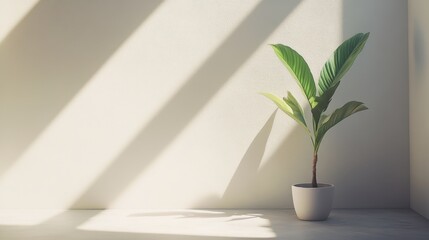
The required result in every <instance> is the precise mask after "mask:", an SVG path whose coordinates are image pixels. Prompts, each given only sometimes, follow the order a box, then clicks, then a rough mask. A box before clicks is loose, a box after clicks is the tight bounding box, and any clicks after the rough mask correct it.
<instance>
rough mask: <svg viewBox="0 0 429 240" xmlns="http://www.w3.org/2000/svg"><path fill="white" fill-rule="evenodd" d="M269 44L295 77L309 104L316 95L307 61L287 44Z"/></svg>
mask: <svg viewBox="0 0 429 240" xmlns="http://www.w3.org/2000/svg"><path fill="white" fill-rule="evenodd" d="M271 46H272V47H273V49H274V52H275V53H276V54H277V57H278V58H279V59H280V60H281V61H282V63H283V64H284V65H285V67H286V68H287V69H288V70H289V72H290V74H291V75H292V76H293V77H294V78H295V79H296V81H297V82H298V85H299V86H300V88H301V89H302V91H303V92H304V95H305V96H306V97H307V99H308V101H309V102H310V105H311V104H312V103H313V101H314V97H315V96H316V85H315V83H314V78H313V75H312V74H311V71H310V68H309V67H308V64H307V62H305V60H304V58H303V57H302V56H301V55H299V54H298V53H297V52H296V51H295V50H293V49H292V48H290V47H288V46H285V45H282V44H274V45H271Z"/></svg>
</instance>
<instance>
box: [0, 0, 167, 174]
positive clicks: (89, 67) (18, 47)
mask: <svg viewBox="0 0 429 240" xmlns="http://www.w3.org/2000/svg"><path fill="white" fill-rule="evenodd" d="M161 2H162V1H139V0H128V1H126V2H122V1H115V0H93V1H50V0H47V1H39V2H38V3H37V4H36V6H35V7H34V8H33V9H32V10H31V11H30V12H29V13H28V14H27V15H26V16H25V17H24V18H23V19H22V21H21V22H20V23H19V24H18V25H17V26H16V27H15V28H14V29H13V30H12V31H11V32H10V33H9V35H8V36H7V37H6V38H5V39H4V40H3V41H2V42H1V44H0V132H1V134H0V148H1V149H0V153H1V161H0V174H2V173H3V172H5V171H6V170H7V169H8V168H9V167H10V166H11V165H12V164H13V163H14V162H15V161H16V160H17V159H18V158H19V157H20V155H21V154H22V153H23V152H24V151H25V149H26V148H28V146H29V145H30V144H31V143H32V142H33V141H34V139H36V138H37V136H38V135H40V133H41V132H42V131H43V130H44V129H45V128H46V127H47V126H48V125H49V124H50V123H51V122H52V120H53V119H54V118H55V117H56V116H57V115H58V114H59V112H60V111H61V110H62V109H63V108H64V107H65V105H66V104H67V103H68V102H69V101H70V100H71V99H72V98H73V97H74V95H76V94H77V92H79V90H80V89H81V88H82V87H83V86H84V85H85V83H86V82H88V81H89V80H90V79H91V77H92V76H93V75H94V74H95V73H96V71H97V70H98V69H100V67H101V66H102V65H103V64H104V63H105V62H106V61H107V59H108V58H109V57H110V56H111V55H112V54H113V53H114V52H115V51H116V50H117V49H118V48H119V46H120V45H121V44H122V43H123V42H124V41H125V40H126V39H127V38H128V37H129V36H130V35H131V34H132V33H133V31H134V30H135V29H136V28H137V27H139V26H140V25H141V23H142V22H143V21H144V20H145V19H146V18H147V17H148V16H149V15H150V14H151V13H152V12H153V11H154V9H155V8H156V7H158V6H159V5H160V4H161Z"/></svg>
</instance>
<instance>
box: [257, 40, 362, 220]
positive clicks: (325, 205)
mask: <svg viewBox="0 0 429 240" xmlns="http://www.w3.org/2000/svg"><path fill="white" fill-rule="evenodd" d="M368 37H369V33H365V34H364V33H358V34H356V35H354V36H353V37H351V38H349V39H347V40H346V41H344V42H343V43H342V44H341V45H340V46H339V47H338V48H337V49H336V50H335V51H334V53H333V54H332V56H331V57H330V58H329V59H328V61H327V62H326V63H325V65H324V66H323V68H322V71H321V72H320V77H319V81H318V84H317V85H318V86H319V87H318V89H317V87H316V83H315V81H314V78H313V75H312V74H311V71H310V68H309V67H308V64H307V63H306V62H305V60H304V58H303V57H302V56H301V55H299V54H298V53H297V52H296V51H295V50H293V49H292V48H291V47H288V46H285V45H282V44H273V45H271V46H272V48H273V49H274V52H275V53H276V55H277V56H278V58H279V59H280V61H281V62H282V63H283V64H284V66H285V67H286V69H287V70H289V72H290V74H291V75H292V76H293V77H294V78H295V79H296V81H297V83H298V85H299V87H300V88H301V90H302V92H303V94H304V95H305V97H306V99H307V100H308V103H309V106H310V109H311V122H312V126H311V127H310V126H309V124H308V122H307V121H306V117H305V115H304V111H303V109H302V107H301V106H300V104H299V103H298V101H297V100H296V99H295V97H294V96H293V95H292V93H290V92H288V93H287V96H286V97H283V98H281V97H278V96H276V95H274V94H272V93H262V95H264V96H266V97H267V98H269V99H270V100H272V101H273V102H274V103H275V104H276V105H277V106H278V108H280V109H281V110H282V111H283V112H285V113H286V114H287V115H288V116H290V117H291V118H292V119H294V120H295V121H296V122H297V123H298V124H299V125H301V126H303V127H304V129H305V132H306V133H307V134H308V136H309V137H310V139H311V142H312V143H313V178H312V181H311V183H302V184H295V185H293V186H292V198H293V203H294V207H295V212H296V214H297V216H298V218H299V219H301V220H325V219H326V218H327V217H328V216H329V213H330V211H331V208H332V201H333V195H334V185H332V184H324V183H318V182H317V178H316V166H317V161H318V155H317V153H318V151H319V147H320V144H321V142H322V140H323V137H324V136H325V134H326V132H328V130H329V129H331V128H332V127H333V126H335V125H336V124H338V123H339V122H341V121H342V120H344V119H345V118H347V117H349V116H350V115H352V114H354V113H357V112H360V111H362V110H366V109H368V108H367V107H365V106H364V104H363V103H361V102H357V101H351V102H348V103H346V104H345V105H344V106H342V107H340V108H338V109H336V110H335V111H333V112H332V113H331V114H330V115H329V114H325V112H326V110H327V108H328V106H329V103H330V102H331V99H332V96H333V95H334V93H335V91H336V90H337V88H338V85H339V84H340V80H341V78H342V77H343V76H344V75H345V74H346V73H347V71H348V70H349V69H350V67H351V66H352V64H353V62H354V61H355V59H356V57H357V56H358V55H359V53H360V52H361V51H362V49H363V47H364V46H365V43H366V41H367V39H368Z"/></svg>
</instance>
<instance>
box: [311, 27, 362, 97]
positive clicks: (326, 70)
mask: <svg viewBox="0 0 429 240" xmlns="http://www.w3.org/2000/svg"><path fill="white" fill-rule="evenodd" d="M368 37H369V33H365V34H363V33H358V34H356V35H354V36H353V37H351V38H349V39H347V40H346V41H344V42H343V43H342V44H341V45H340V46H339V47H338V48H337V49H336V50H335V51H334V53H333V54H332V56H331V57H330V58H329V59H328V61H327V62H326V63H325V65H324V66H323V69H322V71H321V72H320V78H319V87H320V92H319V93H320V95H323V93H324V92H325V91H327V90H328V89H329V88H331V87H334V86H336V85H338V84H339V82H340V80H341V78H342V77H343V76H344V74H346V73H347V71H348V70H349V69H350V67H351V66H352V64H353V62H354V61H355V59H356V57H357V56H358V55H359V53H360V52H361V51H362V49H363V47H364V46H365V43H366V40H367V39H368Z"/></svg>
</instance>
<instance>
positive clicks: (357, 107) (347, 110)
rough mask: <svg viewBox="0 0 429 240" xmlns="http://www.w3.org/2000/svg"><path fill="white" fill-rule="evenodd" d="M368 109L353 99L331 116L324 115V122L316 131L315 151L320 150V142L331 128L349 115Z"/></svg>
mask: <svg viewBox="0 0 429 240" xmlns="http://www.w3.org/2000/svg"><path fill="white" fill-rule="evenodd" d="M366 109H368V108H367V107H365V105H363V103H361V102H356V101H351V102H348V103H346V104H345V105H344V106H342V107H340V108H338V109H336V110H335V111H334V112H333V113H332V114H331V116H330V117H325V116H324V117H323V118H324V119H323V121H322V124H321V125H320V127H319V129H317V132H316V139H315V152H316V153H317V151H318V150H319V146H320V143H321V142H322V139H323V137H324V136H325V134H326V132H327V131H328V130H329V129H331V128H332V127H333V126H335V125H336V124H338V123H339V122H341V121H342V120H344V119H345V118H347V117H349V116H350V115H352V114H354V113H357V112H360V111H363V110H366Z"/></svg>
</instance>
